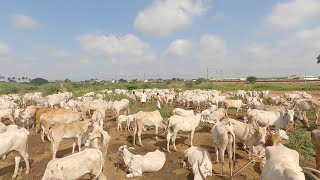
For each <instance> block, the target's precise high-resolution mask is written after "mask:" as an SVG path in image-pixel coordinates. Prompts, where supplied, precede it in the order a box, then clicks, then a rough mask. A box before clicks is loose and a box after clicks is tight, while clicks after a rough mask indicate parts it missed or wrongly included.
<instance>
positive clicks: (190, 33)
mask: <svg viewBox="0 0 320 180" xmlns="http://www.w3.org/2000/svg"><path fill="white" fill-rule="evenodd" d="M319 53H320V1H319V0H278V1H276V0H268V1H256V0H243V1H236V0H219V1H218V0H126V1H125V0H118V1H115V0H114V1H111V0H110V1H95V2H93V1H84V0H83V1H82V0H77V1H76V0H68V1H62V0H56V1H39V0H38V1H35V0H29V1H18V0H11V1H4V2H2V3H1V6H0V72H1V74H0V75H2V76H16V77H18V76H28V77H31V78H34V77H44V78H47V79H50V80H55V79H65V78H70V79H72V80H83V79H90V78H100V79H113V78H115V77H117V78H126V79H133V78H142V77H143V74H146V76H147V78H157V77H161V78H171V77H184V78H197V77H204V76H206V69H207V68H209V69H210V71H209V72H210V73H209V76H210V77H217V76H218V77H220V76H221V75H220V74H217V73H216V72H217V71H216V70H218V71H219V72H220V70H222V71H223V76H224V77H246V76H249V75H256V76H258V77H272V76H286V75H292V74H304V71H305V70H306V71H307V74H309V75H320V73H319V72H320V70H319V69H320V67H319V65H317V64H316V59H315V57H316V56H317V55H318V54H319Z"/></svg>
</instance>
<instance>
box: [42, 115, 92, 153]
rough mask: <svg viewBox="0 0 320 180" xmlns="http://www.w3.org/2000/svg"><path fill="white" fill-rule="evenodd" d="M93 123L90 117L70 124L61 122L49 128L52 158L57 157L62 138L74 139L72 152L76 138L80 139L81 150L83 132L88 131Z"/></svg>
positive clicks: (79, 146)
mask: <svg viewBox="0 0 320 180" xmlns="http://www.w3.org/2000/svg"><path fill="white" fill-rule="evenodd" d="M90 125H92V123H91V120H90V119H85V120H84V121H74V122H71V123H68V124H59V125H55V126H53V127H52V128H51V129H50V130H49V134H48V139H49V140H50V141H51V146H52V158H53V159H55V158H56V153H57V151H58V148H59V144H60V142H61V140H62V139H70V138H71V139H73V144H72V154H73V153H74V149H75V146H76V143H75V140H76V138H77V139H78V148H79V152H80V151H81V139H82V136H83V134H84V133H85V132H86V131H87V129H88V127H89V126H90Z"/></svg>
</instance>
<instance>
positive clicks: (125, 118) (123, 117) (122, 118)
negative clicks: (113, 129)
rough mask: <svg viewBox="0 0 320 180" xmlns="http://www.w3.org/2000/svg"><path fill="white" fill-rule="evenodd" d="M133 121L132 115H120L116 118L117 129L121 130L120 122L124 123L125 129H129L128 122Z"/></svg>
mask: <svg viewBox="0 0 320 180" xmlns="http://www.w3.org/2000/svg"><path fill="white" fill-rule="evenodd" d="M132 121H133V115H128V116H127V115H120V116H119V117H118V119H117V124H118V126H117V131H118V132H119V130H122V127H121V124H122V123H124V122H125V123H126V130H127V131H129V129H130V124H131V122H132Z"/></svg>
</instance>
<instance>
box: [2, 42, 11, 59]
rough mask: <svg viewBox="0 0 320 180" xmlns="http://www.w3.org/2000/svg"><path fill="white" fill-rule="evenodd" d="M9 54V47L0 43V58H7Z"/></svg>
mask: <svg viewBox="0 0 320 180" xmlns="http://www.w3.org/2000/svg"><path fill="white" fill-rule="evenodd" d="M9 54H10V48H9V46H8V45H7V44H6V43H4V42H0V57H8V56H9Z"/></svg>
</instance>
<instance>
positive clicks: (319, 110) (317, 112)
mask: <svg viewBox="0 0 320 180" xmlns="http://www.w3.org/2000/svg"><path fill="white" fill-rule="evenodd" d="M315 114H316V124H317V125H318V120H319V114H320V107H319V108H318V110H315Z"/></svg>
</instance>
